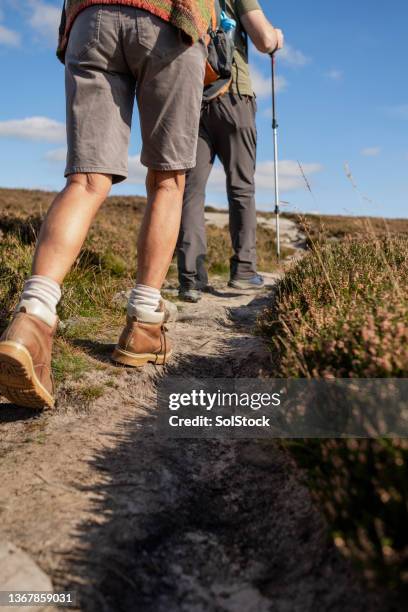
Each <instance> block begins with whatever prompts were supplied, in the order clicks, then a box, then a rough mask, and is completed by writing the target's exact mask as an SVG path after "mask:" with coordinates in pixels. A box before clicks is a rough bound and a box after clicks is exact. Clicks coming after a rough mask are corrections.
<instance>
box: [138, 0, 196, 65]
mask: <svg viewBox="0 0 408 612" xmlns="http://www.w3.org/2000/svg"><path fill="white" fill-rule="evenodd" d="M137 34H138V41H139V44H140V45H142V46H143V47H145V49H147V50H148V51H149V52H150V53H149V54H150V55H153V56H155V57H158V58H168V59H170V58H172V57H174V56H175V55H177V54H178V53H180V52H182V51H184V49H185V48H186V47H187V44H186V43H185V42H184V41H183V39H182V36H181V30H180V29H179V28H176V27H175V26H173V25H171V24H170V23H168V22H167V21H164V20H163V19H160V17H156V15H153V14H152V13H148V12H147V11H143V10H139V11H138V15H137Z"/></svg>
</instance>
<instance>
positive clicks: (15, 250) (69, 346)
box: [0, 189, 289, 393]
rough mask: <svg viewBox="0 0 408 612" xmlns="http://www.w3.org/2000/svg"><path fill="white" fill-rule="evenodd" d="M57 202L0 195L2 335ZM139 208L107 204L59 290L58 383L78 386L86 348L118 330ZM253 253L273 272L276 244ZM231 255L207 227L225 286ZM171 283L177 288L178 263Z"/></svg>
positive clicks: (269, 240)
mask: <svg viewBox="0 0 408 612" xmlns="http://www.w3.org/2000/svg"><path fill="white" fill-rule="evenodd" d="M54 196H55V194H54V193H50V192H44V191H31V190H20V189H0V329H1V328H2V327H4V326H5V325H6V323H7V319H8V318H9V317H10V315H11V313H12V311H13V309H14V307H15V305H16V302H17V299H18V296H19V293H20V291H21V289H22V286H23V283H24V279H25V278H26V277H27V276H28V275H29V273H30V263H31V259H32V254H33V250H34V245H35V241H36V237H37V234H38V231H39V228H40V225H41V222H42V219H43V217H44V215H45V213H46V211H47V209H48V207H49V206H50V204H51V202H52V199H53V197H54ZM144 208H145V199H144V198H140V197H124V196H123V197H110V198H108V200H107V201H106V203H105V204H104V205H103V207H102V209H101V210H100V212H99V214H98V215H97V217H96V220H95V222H94V224H93V226H92V228H91V231H90V233H89V236H88V238H87V240H86V243H85V245H84V248H83V249H82V251H81V254H80V256H79V257H78V259H77V261H76V263H75V265H74V268H73V270H72V272H71V273H70V274H69V276H68V277H67V279H66V282H65V283H64V286H63V297H62V300H61V303H60V305H59V307H58V314H59V316H60V319H61V320H62V321H63V322H64V321H65V322H68V324H67V325H66V326H64V328H61V330H60V332H59V337H58V339H57V346H56V349H57V350H56V352H55V359H54V370H55V373H56V377H57V379H58V380H60V381H63V380H64V379H65V378H70V377H77V378H80V377H81V373H82V372H84V371H85V370H86V369H87V368H89V367H90V362H89V359H88V354H87V349H86V342H87V341H92V340H93V339H99V340H103V339H105V338H106V336H107V335H109V331H112V330H113V329H115V330H116V329H119V328H120V326H121V324H122V323H123V316H124V309H123V298H120V292H122V291H125V290H127V289H129V288H130V287H132V286H133V283H134V279H135V275H136V264H137V253H136V236H137V232H138V229H139V226H140V223H141V219H142V216H143V212H144ZM124 228H125V231H124ZM258 250H259V266H260V269H271V268H273V267H275V266H276V260H275V255H274V254H275V243H274V238H273V235H271V233H270V232H269V231H268V230H266V229H265V228H260V231H259V233H258ZM286 252H289V251H286ZM231 254H232V253H231V247H230V239H229V235H228V230H227V229H219V228H216V227H212V226H210V227H209V228H208V258H207V259H208V267H209V271H210V273H211V274H212V275H214V274H216V275H217V276H218V277H219V278H225V279H227V276H228V273H229V257H230V256H231ZM168 282H169V283H170V284H172V285H174V286H177V284H178V283H177V269H176V265H175V262H173V264H172V266H171V268H170V271H169V275H168ZM111 335H112V334H111ZM78 337H80V338H81V339H82V340H83V342H82V345H81V346H78V344H77V343H76V340H75V339H76V338H78ZM85 392H86V389H84V393H85Z"/></svg>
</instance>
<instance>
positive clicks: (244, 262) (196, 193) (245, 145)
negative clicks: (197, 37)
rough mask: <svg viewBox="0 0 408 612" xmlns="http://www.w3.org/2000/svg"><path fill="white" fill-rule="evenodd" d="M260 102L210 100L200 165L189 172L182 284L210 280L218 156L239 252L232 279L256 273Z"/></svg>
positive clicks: (180, 250)
mask: <svg viewBox="0 0 408 612" xmlns="http://www.w3.org/2000/svg"><path fill="white" fill-rule="evenodd" d="M255 113H256V102H255V98H251V97H249V96H242V97H241V98H240V97H239V96H238V95H236V94H233V93H229V94H226V95H224V96H222V97H220V98H217V99H215V100H213V101H212V102H210V103H209V104H204V105H203V107H202V111H201V121H200V132H199V140H198V150H197V164H196V167H195V168H193V169H191V170H189V171H188V172H187V176H186V189H185V194H184V202H183V214H182V219H181V227H180V234H179V239H178V244H177V263H178V270H179V281H180V285H181V286H182V287H183V288H186V289H200V288H203V287H204V286H205V285H207V284H208V276H207V271H206V268H205V256H206V251H207V240H206V232H205V218H204V204H205V190H206V185H207V181H208V178H209V175H210V172H211V169H212V167H213V164H214V161H215V157H216V156H218V157H219V159H220V161H221V163H222V165H223V167H224V170H225V174H226V186H227V194H228V204H229V229H230V235H231V242H232V248H233V251H234V254H233V255H232V257H231V259H230V274H231V278H237V279H238V278H239V279H247V278H250V277H251V276H253V275H254V273H255V272H256V208H255V181H254V175H255V164H256V125H255Z"/></svg>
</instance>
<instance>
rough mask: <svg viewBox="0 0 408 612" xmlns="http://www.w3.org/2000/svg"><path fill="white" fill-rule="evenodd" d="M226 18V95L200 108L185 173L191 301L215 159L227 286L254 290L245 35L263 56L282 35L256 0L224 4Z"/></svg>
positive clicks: (181, 249) (200, 284)
mask: <svg viewBox="0 0 408 612" xmlns="http://www.w3.org/2000/svg"><path fill="white" fill-rule="evenodd" d="M226 7H227V11H228V15H229V16H231V17H233V18H234V19H235V20H236V21H237V28H236V31H235V47H236V50H235V53H234V61H235V65H234V66H233V81H232V85H231V88H230V91H229V92H228V93H226V94H224V95H223V96H220V97H218V98H216V99H215V100H212V101H211V102H208V103H203V106H202V111H201V122H200V132H199V139H198V150H197V164H196V167H195V168H194V169H192V170H190V171H189V172H188V173H187V177H186V188H185V192H184V201H183V213H182V220H181V228H180V234H179V239H178V244H177V263H178V271H179V281H180V289H179V295H180V298H182V299H185V300H186V301H191V302H196V301H198V300H199V299H200V297H201V290H202V289H204V288H205V287H206V286H207V284H208V275H207V271H206V268H205V256H206V250H207V243H206V232H205V218H204V204H205V190H206V185H207V181H208V178H209V175H210V172H211V169H212V167H213V164H214V161H215V158H216V156H218V157H219V159H220V161H221V163H222V165H223V167H224V170H225V174H226V182H227V194H228V203H229V228H230V235H231V241H232V248H233V252H234V254H233V256H232V257H231V261H230V282H229V285H230V286H232V287H235V288H238V289H259V288H262V287H263V285H264V281H263V278H262V277H261V276H260V275H259V274H257V270H256V208H255V181H254V176H255V163H256V144H257V134H256V126H255V113H256V101H255V95H254V92H253V89H252V85H251V79H250V74H249V67H248V45H247V36H246V35H248V36H249V37H250V39H251V40H252V42H253V43H254V45H255V47H256V48H257V49H258V50H259V51H260V52H262V53H272V52H273V51H275V50H277V49H280V48H282V47H283V34H282V32H281V30H279V29H276V28H274V27H273V26H272V25H271V24H270V23H269V21H268V20H267V19H266V17H265V15H264V13H263V11H262V9H261V6H260V4H259V2H258V0H227V2H226Z"/></svg>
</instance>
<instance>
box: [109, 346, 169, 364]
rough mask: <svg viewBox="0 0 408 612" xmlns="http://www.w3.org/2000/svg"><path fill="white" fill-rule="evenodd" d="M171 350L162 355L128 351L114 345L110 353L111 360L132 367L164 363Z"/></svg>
mask: <svg viewBox="0 0 408 612" xmlns="http://www.w3.org/2000/svg"><path fill="white" fill-rule="evenodd" d="M171 353H172V351H169V352H168V353H166V357H164V355H155V354H154V353H139V354H137V353H129V352H128V351H125V350H123V349H121V348H118V347H116V348H115V350H114V351H113V353H112V357H111V358H112V361H115V362H116V363H121V364H122V365H126V366H130V367H132V368H140V367H142V366H144V365H146V364H148V363H154V364H155V365H164V364H165V363H166V362H167V360H168V358H169V357H170V356H171Z"/></svg>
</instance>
